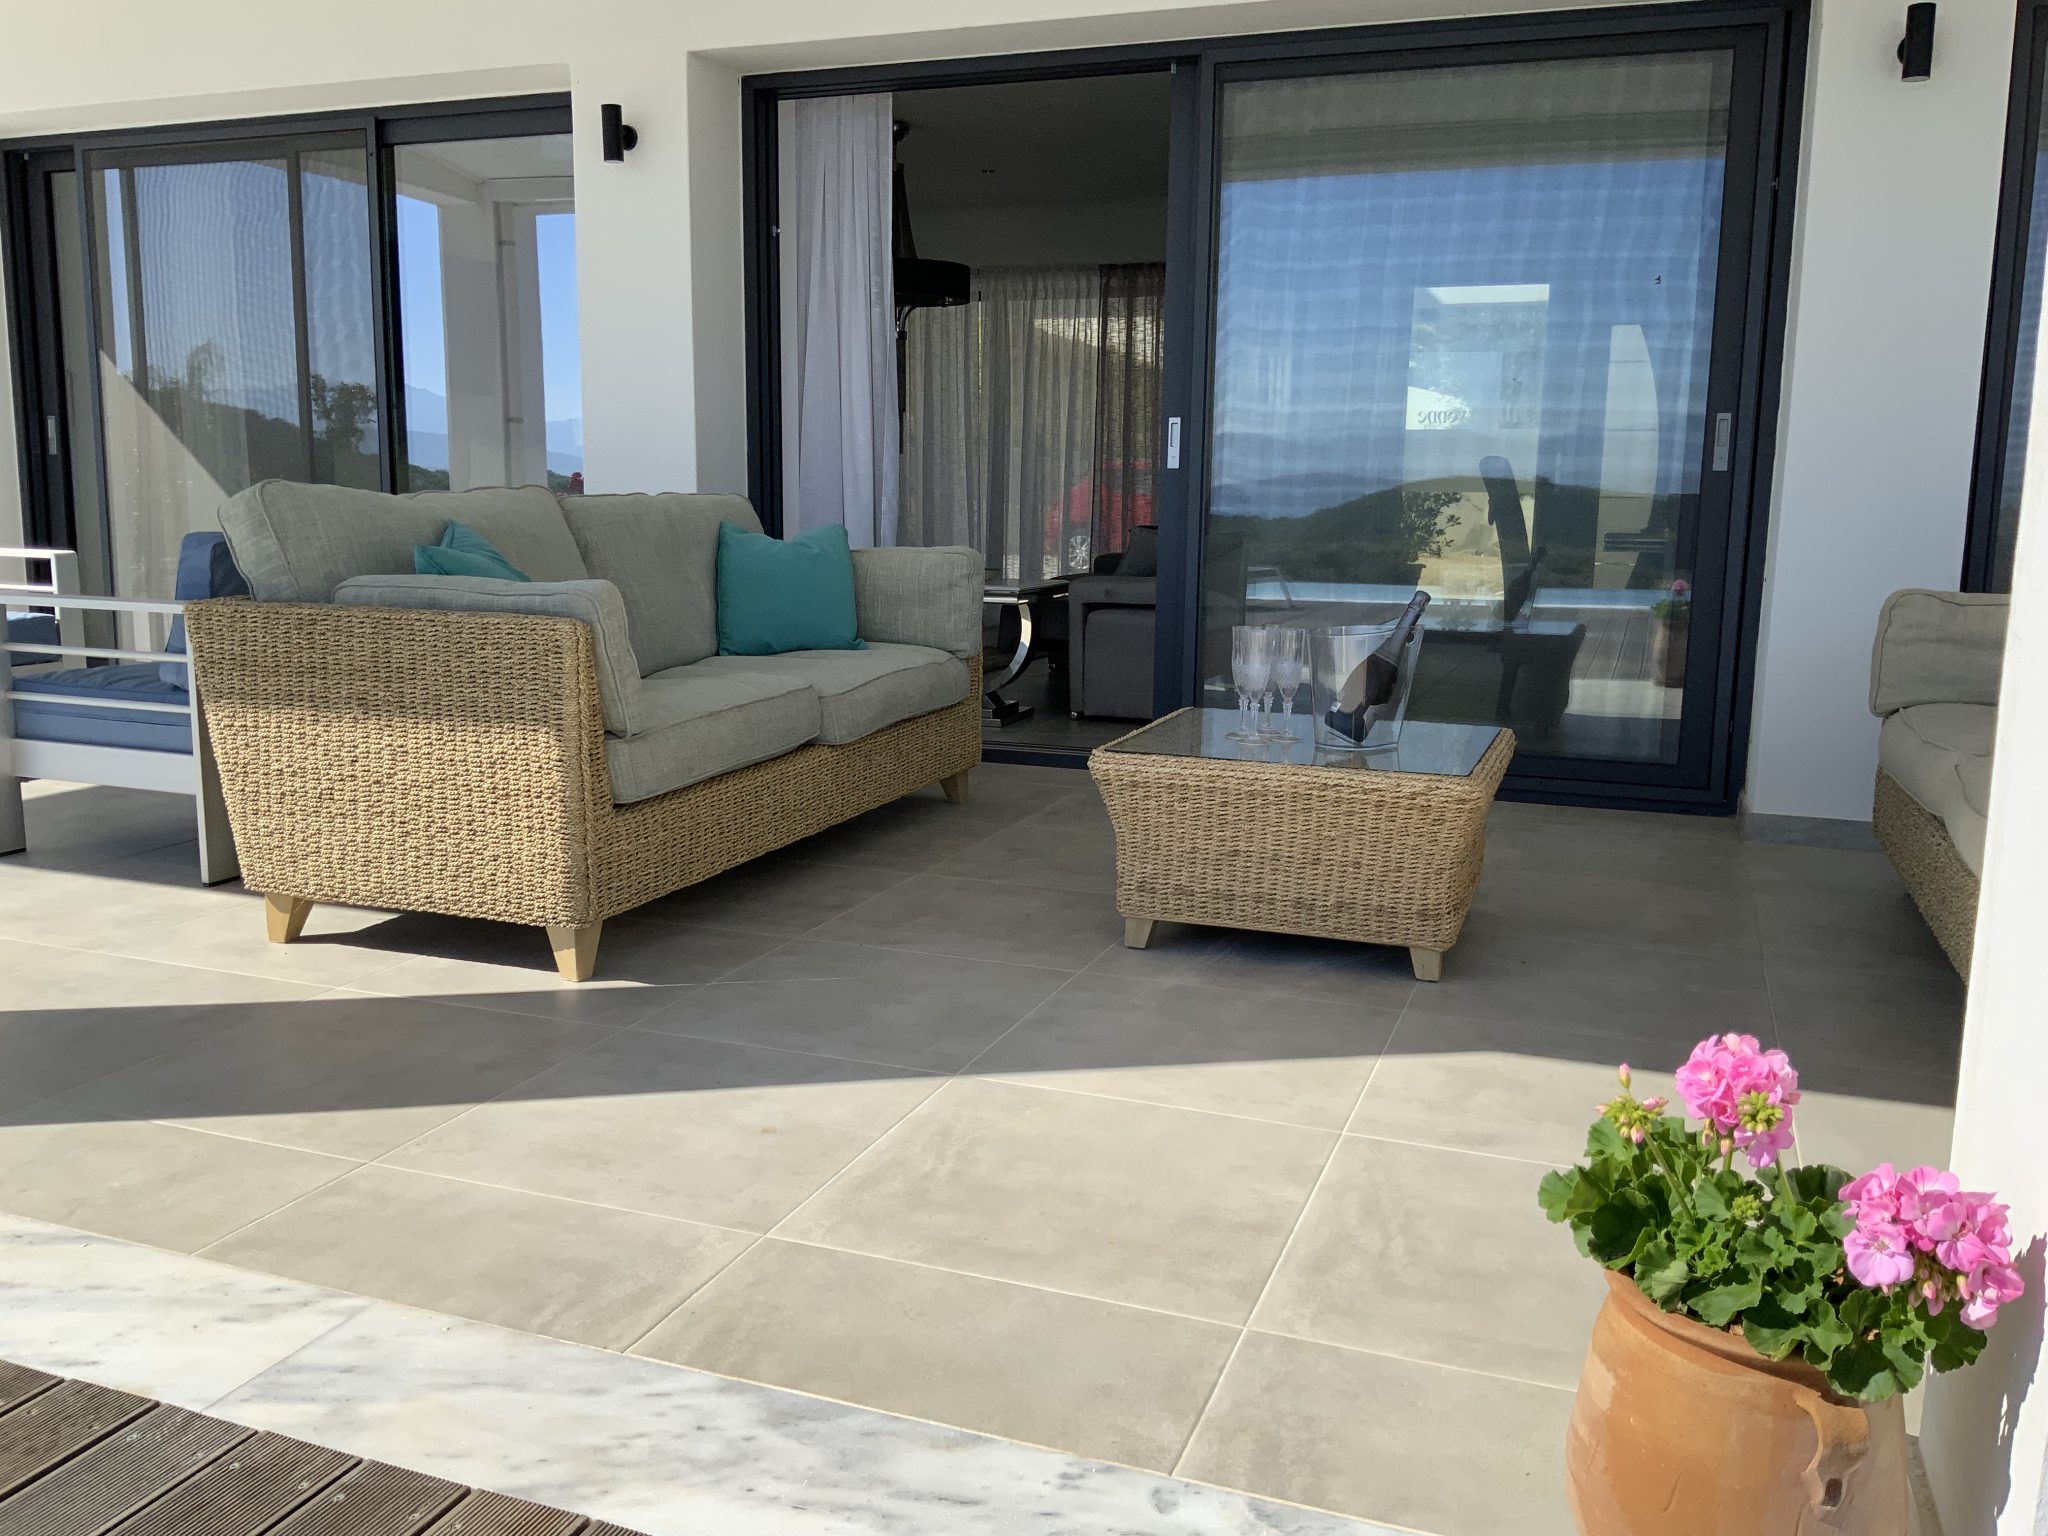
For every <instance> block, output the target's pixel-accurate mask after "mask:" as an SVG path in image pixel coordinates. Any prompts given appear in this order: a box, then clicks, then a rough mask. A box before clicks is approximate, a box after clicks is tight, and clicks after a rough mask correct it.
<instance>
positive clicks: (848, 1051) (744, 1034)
mask: <svg viewBox="0 0 2048 1536" xmlns="http://www.w3.org/2000/svg"><path fill="white" fill-rule="evenodd" d="M1068 974H1069V973H1068V972H1066V971H1055V970H1048V969H1046V968H1044V967H1042V966H1026V965H1004V964H1001V963H998V962H996V961H991V960H961V959H957V958H955V957H953V956H950V955H924V954H916V953H913V952H911V951H907V950H900V949H875V948H871V947H869V946H866V945H861V944H822V943H816V942H813V941H811V940H797V941H796V942H794V943H790V944H786V945H784V946H783V947H782V948H780V949H778V950H775V951H774V952H773V953H771V954H767V955H763V956H762V957H761V958H760V959H759V960H756V961H754V962H752V963H751V964H749V965H743V966H741V967H740V968H739V969H738V970H737V971H734V972H733V973H732V974H731V975H730V976H729V977H727V978H726V979H725V980H724V981H719V982H714V983H712V984H711V985H709V986H705V987H699V988H696V989H695V990H693V991H691V992H689V993H687V994H685V995H684V996H683V997H682V998H680V999H678V1000H677V1001H676V1002H675V1003H673V1004H672V1005H670V1006H669V1007H667V1008H664V1009H663V1010H662V1011H661V1012H659V1013H657V1014H654V1015H653V1016H652V1017H650V1018H646V1019H643V1020H641V1021H640V1024H639V1026H638V1027H639V1028H642V1029H655V1030H662V1031H665V1032H668V1033H671V1034H678V1035H695V1036H699V1037H701V1038H704V1039H710V1040H731V1041H735V1042H737V1043H739V1044H742V1045H766V1046H774V1047H778V1048H780V1049H783V1050H790V1051H815V1052H817V1053H818V1054H820V1055H824V1056H840V1057H845V1058H847V1059H849V1060H853V1061H877V1062H887V1063H889V1064H891V1065H894V1066H899V1067H915V1068H919V1069H921V1070H925V1071H932V1072H953V1071H957V1070H958V1069H960V1068H961V1067H964V1066H966V1065H967V1064H968V1063H969V1062H971V1061H973V1060H974V1059H975V1057H977V1056H979V1055H980V1054H981V1053H982V1051H984V1050H985V1049H987V1047H988V1045H989V1043H990V1042H991V1041H993V1040H995V1039H996V1038H997V1037H998V1036H1000V1035H1001V1034H1002V1033H1003V1031H1005V1030H1006V1029H1008V1028H1009V1027H1010V1026H1011V1025H1012V1024H1015V1023H1016V1022H1017V1021H1018V1020H1019V1019H1021V1018H1023V1017H1024V1015H1025V1014H1027V1013H1029V1012H1030V1011H1031V1010H1032V1009H1033V1008H1035V1007H1036V1006H1037V1005H1038V1004H1039V1003H1041V1002H1043V1001H1044V1000H1045V999H1046V998H1047V997H1048V996H1050V995H1051V994H1052V993H1053V991H1054V990H1055V989H1057V988H1058V987H1059V986H1060V985H1061V984H1062V983H1064V982H1065V981H1066V980H1067V979H1068Z"/></svg>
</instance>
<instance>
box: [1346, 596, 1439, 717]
mask: <svg viewBox="0 0 2048 1536" xmlns="http://www.w3.org/2000/svg"><path fill="white" fill-rule="evenodd" d="M1428 606H1429V594H1428V593H1427V592H1417V593H1416V594H1415V595H1414V596H1413V597H1411V598H1409V599H1408V606H1407V607H1406V608H1404V609H1402V610H1401V617H1400V618H1399V619H1397V620H1395V622H1394V632H1393V633H1392V634H1390V635H1388V636H1387V638H1386V639H1384V640H1382V641H1381V642H1380V643H1379V645H1378V646H1376V647H1375V648H1374V650H1373V653H1372V654H1371V655H1370V656H1368V657H1366V658H1365V660H1364V661H1361V662H1360V663H1359V664H1358V665H1357V667H1356V668H1354V669H1353V671H1352V673H1351V676H1350V677H1348V678H1346V679H1345V681H1344V687H1343V689H1342V690H1341V691H1340V692H1339V693H1338V695H1337V701H1336V702H1335V703H1334V704H1332V705H1331V706H1330V707H1329V709H1328V710H1326V711H1325V712H1324V714H1323V720H1324V723H1325V724H1327V725H1328V726H1329V727H1330V729H1331V730H1333V731H1337V732H1339V733H1340V734H1342V735H1344V736H1348V737H1349V738H1350V739H1351V740H1352V741H1354V742H1362V741H1364V740H1365V738H1366V736H1367V735H1368V734H1369V733H1370V732H1371V730H1372V728H1373V726H1374V724H1375V723H1376V722H1377V721H1378V719H1379V716H1380V712H1381V711H1382V710H1384V709H1385V708H1386V707H1387V705H1388V704H1389V703H1390V702H1391V701H1392V700H1393V697H1394V689H1395V688H1396V687H1397V686H1398V685H1399V683H1400V681H1401V653H1402V652H1403V651H1405V650H1406V649H1407V647H1408V642H1409V640H1410V639H1412V638H1413V637H1414V634H1415V625H1416V623H1417V621H1418V620H1420V619H1421V617H1422V610H1423V609H1425V608H1427V607H1428Z"/></svg>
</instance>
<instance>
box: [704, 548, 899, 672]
mask: <svg viewBox="0 0 2048 1536" xmlns="http://www.w3.org/2000/svg"><path fill="white" fill-rule="evenodd" d="M866 649H867V646H866V644H865V643H864V642H863V641H862V640H861V638H860V634H859V632H858V630H857V629H856V627H855V623H854V614H853V551H852V550H850V549H849V548H847V545H846V530H845V529H844V528H842V527H841V526H839V525H838V524H837V523H834V524H832V525H831V526H830V527H826V528H814V529H812V530H811V531H810V532H809V533H806V534H804V535H802V536H801V537H799V538H794V539H771V538H769V537H768V535H767V534H765V533H753V532H750V531H749V530H747V529H745V528H740V527H737V526H735V525H734V524H732V523H720V524H719V525H718V653H719V655H721V656H778V655H780V654H781V653H782V652H784V651H864V650H866Z"/></svg>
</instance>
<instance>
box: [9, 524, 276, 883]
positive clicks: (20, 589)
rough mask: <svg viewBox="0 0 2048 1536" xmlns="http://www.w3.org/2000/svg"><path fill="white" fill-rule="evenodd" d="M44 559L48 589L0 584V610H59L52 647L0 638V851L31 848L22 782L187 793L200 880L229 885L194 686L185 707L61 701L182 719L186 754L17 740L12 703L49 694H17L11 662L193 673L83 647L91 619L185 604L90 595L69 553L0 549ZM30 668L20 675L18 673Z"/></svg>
mask: <svg viewBox="0 0 2048 1536" xmlns="http://www.w3.org/2000/svg"><path fill="white" fill-rule="evenodd" d="M31 561H45V562H48V563H49V565H50V569H51V579H50V580H49V581H48V582H42V583H39V582H30V581H28V580H26V579H24V580H22V581H20V582H10V583H0V603H6V602H12V603H17V604H24V605H26V606H29V607H33V608H54V609H55V610H56V611H57V643H56V644H55V645H49V644H46V643H43V642H40V641H36V642H29V641H17V640H8V639H6V638H5V637H4V636H0V682H4V684H5V687H4V688H0V854H7V853H20V852H22V851H24V850H25V849H26V848H27V847H28V826H27V818H26V816H25V815H24V814H23V809H22V795H21V784H22V780H24V779H61V780H66V781H68V782H71V783H75V784H102V785H108V786H111V787H116V788H121V789H151V790H158V791H161V792H163V793H167V794H174V795H190V796H192V799H193V806H194V816H195V819H196V821H197V824H198V836H199V879H200V881H201V883H203V884H206V885H217V884H219V883H220V882H221V881H223V880H232V879H234V878H235V877H236V876H237V875H238V874H240V873H241V865H240V864H239V862H238V861H237V860H236V858H235V842H234V836H233V834H232V832H231V831H230V829H229V827H228V815H227V804H226V802H225V801H224V800H223V799H222V798H221V792H220V774H219V771H218V770H217V769H216V767H215V765H214V760H213V746H212V742H211V740H210V739H209V737H208V735H207V731H206V711H205V710H204V709H203V708H202V707H201V706H200V704H199V695H198V691H197V689H196V687H194V688H191V689H188V695H189V698H190V702H189V703H185V704H164V703H156V702H153V701H146V700H139V699H120V698H106V699H100V698H90V697H79V698H70V697H67V698H65V699H64V700H63V701H62V702H64V703H65V704H77V705H82V706H84V707H86V708H88V709H124V710H135V711H141V712H143V713H147V714H164V715H183V716H184V717H185V718H186V721H187V723H188V726H189V728H190V730H191V732H192V750H191V752H190V753H189V754H188V753H183V752H152V751H145V750H142V749H139V748H135V747H104V746H90V745H84V744H80V743H74V742H64V741H23V740H21V739H20V738H18V737H16V736H15V734H14V701H15V700H17V699H35V700H44V699H47V698H49V697H51V696H50V695H47V694H33V693H25V692H23V691H21V690H19V689H17V688H15V687H14V679H15V676H16V674H17V668H16V667H15V666H14V657H15V656H16V655H31V656H42V657H47V658H48V661H47V662H46V663H39V664H31V666H32V668H33V670H35V671H45V670H54V669H55V668H56V667H58V666H59V665H62V664H64V663H65V662H67V661H68V660H69V659H71V658H74V657H76V658H83V659H87V660H107V661H154V662H166V661H172V662H177V663H179V664H180V665H183V666H186V667H188V668H189V665H190V662H191V657H190V656H187V655H182V654H178V653H174V652H171V651H144V650H128V649H125V648H122V647H118V646H92V645H86V644H84V643H83V636H84V632H85V615H86V614H88V613H114V614H133V615H136V616H137V617H138V618H147V617H149V616H163V617H167V618H176V617H178V616H179V615H181V614H182V613H183V612H184V611H185V605H184V604H183V603H175V602H173V603H157V602H142V601H138V600H136V599H133V598H120V597H88V596H85V595H84V594H82V593H79V592H77V591H75V590H72V589H73V588H75V586H76V584H77V576H78V557H77V556H76V555H75V554H73V553H72V552H71V551H70V550H62V549H33V548H0V562H5V563H7V564H9V565H12V564H14V563H16V562H22V563H24V564H25V563H27V562H31ZM23 670H26V669H23Z"/></svg>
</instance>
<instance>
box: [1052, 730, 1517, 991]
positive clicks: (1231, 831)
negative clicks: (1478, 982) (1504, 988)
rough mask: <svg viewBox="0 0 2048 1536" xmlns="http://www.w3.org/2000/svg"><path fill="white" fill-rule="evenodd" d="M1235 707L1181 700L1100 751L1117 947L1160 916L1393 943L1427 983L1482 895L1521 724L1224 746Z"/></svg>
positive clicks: (1093, 766) (1095, 762)
mask: <svg viewBox="0 0 2048 1536" xmlns="http://www.w3.org/2000/svg"><path fill="white" fill-rule="evenodd" d="M1236 724H1237V713H1236V711H1235V710H1228V709H1183V710H1179V711H1176V712H1175V713H1173V714H1171V715H1168V716H1166V717H1165V718H1164V719H1161V720H1157V721H1154V722H1153V723H1152V724H1151V725H1148V726H1146V727H1144V728H1143V729H1142V730H1137V731H1133V732H1132V733H1131V734H1130V735H1128V736H1123V737H1119V738H1118V739H1117V740H1115V741H1112V742H1110V743H1109V744H1108V745H1107V746H1104V747H1101V748H1098V749H1097V750H1096V751H1095V753H1094V754H1093V755H1091V756H1090V758H1089V759H1088V769H1089V772H1091V773H1092V774H1094V776H1095V783H1096V785H1097V787H1098V788H1100V789H1101V791H1102V798H1103V802H1104V803H1105V804H1106V805H1107V806H1108V807H1109V819H1110V824H1111V825H1112V826H1113V827H1114V828H1115V829H1116V905H1117V910H1118V911H1119V912H1121V913H1122V914H1123V917H1124V943H1126V944H1128V945H1130V946H1131V947H1132V948H1133V949H1143V948H1144V947H1145V946H1146V945H1147V944H1148V943H1150V942H1151V938H1152V925H1153V924H1154V923H1155V922H1159V921H1162V920H1165V921H1171V922H1180V923H1211V924H1215V925H1217V926H1220V927H1229V928H1256V929H1262V930H1264V931H1266V932H1268V933H1298V934H1309V935H1313V936H1316V937H1319V938H1330V939H1354V940H1357V941H1359V942H1361V943H1366V944H1397V945H1401V946H1404V947H1405V948H1406V949H1407V950H1408V954H1409V958H1410V960H1411V962H1412V963H1413V965H1414V967H1415V974H1416V976H1417V977H1419V978H1420V979H1421V980H1423V981H1435V980H1437V979H1438V978H1439V977H1440V976H1441V975H1442V974H1443V956H1444V951H1445V950H1447V949H1449V948H1450V947H1451V946H1452V945H1453V944H1456V943H1457V942H1458V933H1459V930H1461V929H1462V928H1463V927H1464V926H1465V913H1466V911H1467V909H1468V908H1470V907H1471V905H1472V896H1473V893H1474V892H1475V891H1477V890H1478V888H1479V871H1480V865H1481V862H1482V860H1483V858H1484V856H1485V851H1486V813H1487V810H1488V809H1489V807H1491V806H1492V804H1493V796H1494V791H1495V790H1497V789H1498V788H1499V787H1500V780H1501V775H1502V774H1503V773H1505V772H1506V771H1507V766H1508V759H1509V758H1510V757H1512V756H1513V755H1514V750H1515V737H1514V732H1512V731H1508V730H1502V729H1501V728H1499V727H1497V726H1491V725H1440V724H1435V723H1432V722H1428V721H1416V720H1411V721H1409V722H1408V724H1407V726H1406V728H1405V729H1404V730H1403V731H1402V733H1401V742H1400V745H1399V746H1398V747H1395V748H1393V749H1391V750H1388V751H1384V752H1370V753H1367V752H1335V751H1328V750H1324V749H1320V748H1318V747H1317V746H1316V745H1315V743H1314V740H1313V734H1312V728H1311V726H1310V723H1309V722H1308V721H1307V720H1306V719H1304V718H1302V717H1300V716H1296V717H1295V718H1294V720H1293V722H1292V732H1293V735H1292V737H1291V739H1289V740H1287V741H1283V742H1278V743H1274V744H1270V745H1256V746H1254V745H1247V744H1244V743H1240V742H1235V741H1232V740H1230V739H1229V734H1228V733H1229V732H1230V731H1231V730H1233V729H1234V728H1235V727H1236Z"/></svg>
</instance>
